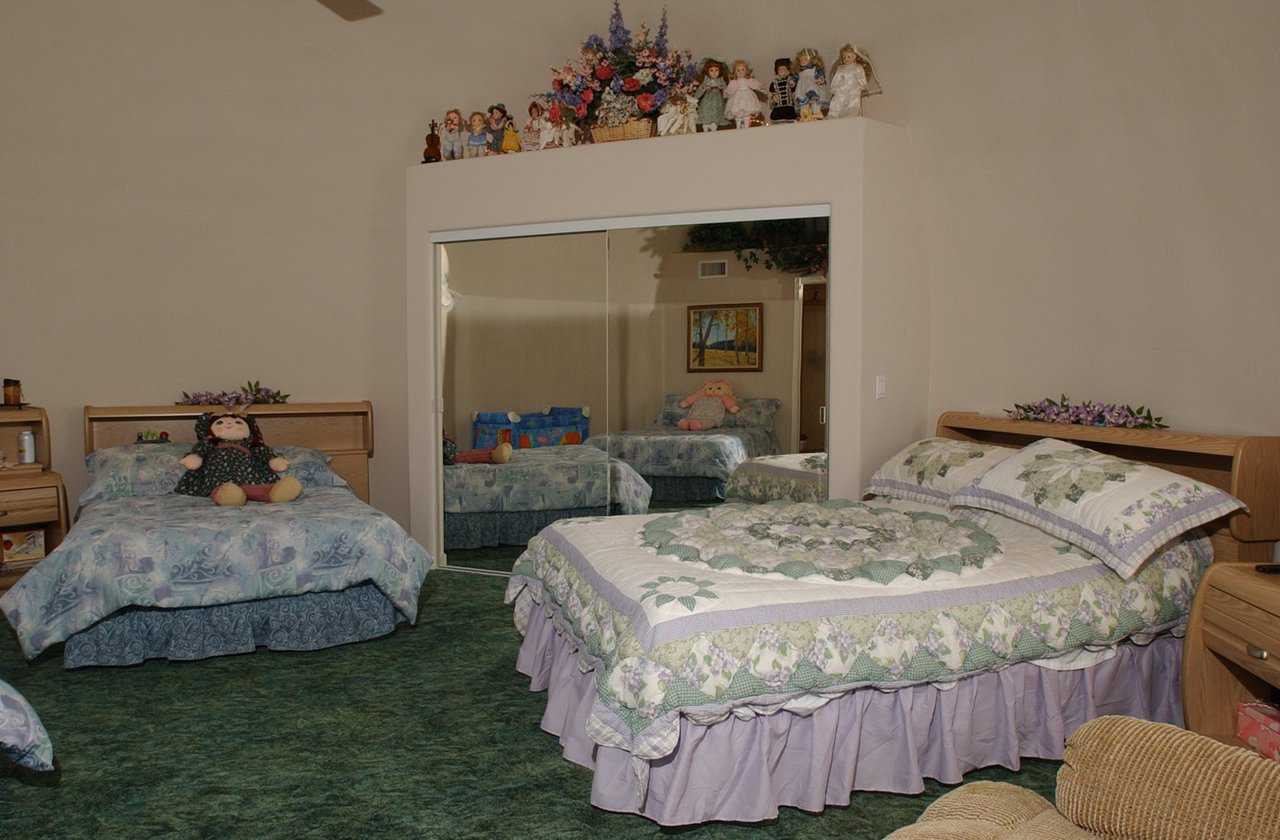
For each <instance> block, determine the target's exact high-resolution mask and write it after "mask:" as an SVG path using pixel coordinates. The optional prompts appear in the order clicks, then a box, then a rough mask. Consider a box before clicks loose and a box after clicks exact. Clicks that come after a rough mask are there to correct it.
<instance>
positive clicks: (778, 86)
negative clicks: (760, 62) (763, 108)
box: [769, 58, 796, 122]
mask: <svg viewBox="0 0 1280 840" xmlns="http://www.w3.org/2000/svg"><path fill="white" fill-rule="evenodd" d="M769 106H770V110H769V122H795V121H796V77H795V76H792V75H791V59H789V58H780V59H778V60H777V61H775V62H774V63H773V81H772V82H769Z"/></svg>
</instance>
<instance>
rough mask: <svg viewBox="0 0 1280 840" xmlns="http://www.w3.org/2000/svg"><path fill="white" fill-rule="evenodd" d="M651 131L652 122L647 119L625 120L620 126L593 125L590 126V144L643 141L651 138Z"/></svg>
mask: <svg viewBox="0 0 1280 840" xmlns="http://www.w3.org/2000/svg"><path fill="white" fill-rule="evenodd" d="M653 131H654V123H653V120H651V119H649V118H648V117H641V118H640V119H637V120H627V121H626V122H624V123H623V124H622V125H593V126H591V142H592V143H611V142H613V141H614V140H643V139H645V138H647V137H652V136H653Z"/></svg>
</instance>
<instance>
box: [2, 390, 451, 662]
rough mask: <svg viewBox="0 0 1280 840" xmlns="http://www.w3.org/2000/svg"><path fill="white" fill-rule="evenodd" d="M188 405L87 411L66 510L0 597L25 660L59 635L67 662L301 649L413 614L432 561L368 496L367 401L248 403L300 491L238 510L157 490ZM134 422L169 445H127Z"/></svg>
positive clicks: (344, 639)
mask: <svg viewBox="0 0 1280 840" xmlns="http://www.w3.org/2000/svg"><path fill="white" fill-rule="evenodd" d="M203 410H205V409H202V408H200V407H181V406H180V407H173V406H155V407H146V406H143V407H130V408H124V409H109V408H94V407H86V409H85V452H86V456H87V457H86V462H87V463H88V465H89V469H90V486H89V488H88V489H87V490H86V491H85V493H84V494H83V495H82V496H81V499H80V502H81V507H80V513H79V518H78V520H77V522H76V524H75V526H74V527H73V528H72V529H71V531H70V533H69V534H68V535H67V537H66V539H65V540H64V541H63V542H62V544H61V545H59V546H58V548H57V549H56V550H54V551H53V552H52V553H51V554H50V555H49V556H48V557H47V558H45V559H44V560H43V561H41V563H40V564H39V565H38V566H36V567H35V568H34V569H32V570H31V571H30V572H28V573H27V574H26V575H25V576H24V577H23V578H22V580H21V581H19V582H18V584H17V585H15V586H14V587H13V588H12V589H10V590H9V592H8V593H6V594H5V595H4V597H3V598H0V611H3V612H4V614H5V616H6V618H8V620H9V623H10V624H11V625H12V626H13V628H14V630H15V632H16V634H17V636H18V640H19V642H20V643H21V645H22V649H23V652H24V653H25V654H26V655H27V656H28V657H29V658H30V657H35V656H37V655H39V654H40V653H41V652H43V651H45V650H46V649H48V648H49V647H50V646H52V645H55V644H57V643H59V642H65V647H64V650H63V654H64V664H65V665H66V667H68V668H74V667H83V666H88V665H131V664H136V663H139V662H142V661H144V660H146V659H152V658H165V659H201V658H205V657H210V656H220V655H226V654H231V653H242V652H250V651H253V650H254V649H256V648H257V647H262V646H265V647H268V648H271V649H274V650H315V649H319V648H323V647H330V646H333V645H337V644H345V643H348V642H354V641H362V640H365V639H370V638H374V637H376V636H381V635H385V634H387V633H390V632H391V631H392V630H394V629H395V627H396V625H397V624H400V623H404V622H409V623H413V622H415V621H416V619H417V611H418V594H419V591H420V589H421V586H422V582H423V579H424V578H425V575H426V573H427V570H428V569H429V568H430V565H431V559H430V557H429V556H428V555H427V553H426V552H425V551H424V550H423V549H422V547H421V546H419V545H418V544H417V543H416V542H414V541H413V540H412V539H411V538H410V537H409V536H408V535H407V534H406V533H405V532H404V530H403V529H402V528H401V527H400V526H399V525H398V524H397V523H396V522H395V521H394V520H392V519H391V518H390V517H389V516H387V515H386V514H384V513H382V512H381V511H378V510H375V509H374V508H372V507H370V506H369V505H368V503H367V500H368V487H369V478H368V459H369V457H370V455H371V454H372V452H373V427H372V408H371V406H370V405H369V404H368V403H367V402H366V403H333V404H313V405H282V406H266V405H264V406H252V407H250V408H249V409H248V412H249V413H250V414H252V415H254V417H255V418H256V419H257V421H258V425H259V426H260V427H261V428H262V430H263V433H264V436H265V438H266V440H267V442H268V443H269V444H270V445H271V446H272V448H273V449H275V450H276V451H277V452H278V453H279V454H281V455H284V456H285V457H287V458H288V459H289V460H290V462H291V463H290V468H289V471H288V474H291V475H294V476H295V477H297V478H298V479H299V481H300V482H301V483H302V484H303V487H304V490H303V494H302V496H301V497H300V498H299V499H297V500H295V501H293V502H290V503H286V504H256V503H251V504H249V505H246V506H244V507H239V508H234V507H218V506H216V505H214V504H213V503H212V502H211V501H210V500H208V499H204V498H196V497H192V496H184V495H179V494H175V493H173V492H172V490H173V487H174V485H175V484H176V483H177V479H178V477H179V476H180V475H181V472H182V467H181V466H180V465H179V464H178V463H177V460H178V458H180V457H181V455H182V454H183V453H184V452H185V451H186V450H187V449H188V448H189V445H190V444H189V443H180V441H182V440H184V439H186V440H188V441H189V440H190V439H191V436H192V426H193V423H194V420H195V418H196V416H198V415H199V414H200V413H201V412H202V411H203ZM144 430H145V431H166V432H168V433H169V435H170V438H171V439H172V440H173V441H174V442H173V443H171V444H134V443H132V441H133V440H134V439H135V437H136V436H137V434H138V433H139V432H141V431H144Z"/></svg>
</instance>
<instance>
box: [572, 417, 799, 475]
mask: <svg viewBox="0 0 1280 840" xmlns="http://www.w3.org/2000/svg"><path fill="white" fill-rule="evenodd" d="M587 445H588V446H594V447H596V448H597V449H600V450H603V451H606V452H608V453H609V454H610V455H612V456H613V457H615V458H619V459H621V460H623V461H626V462H627V463H628V464H630V465H631V466H633V467H635V469H636V471H637V472H639V473H640V474H641V475H655V476H700V477H703V478H715V479H720V480H721V481H724V480H727V479H728V478H729V476H730V475H731V474H732V473H733V471H734V469H736V468H737V466H738V465H739V464H741V463H742V462H743V461H745V460H747V459H748V458H755V457H756V456H758V455H772V454H774V453H775V452H777V447H776V444H775V443H774V440H773V432H772V431H770V430H769V429H766V428H762V427H759V426H745V427H734V428H725V427H721V428H718V429H710V430H708V431H705V432H686V431H684V430H683V429H677V428H675V427H674V426H659V427H656V428H653V429H646V430H644V431H636V432H614V433H612V434H608V435H594V436H592V437H590V438H588V439H587Z"/></svg>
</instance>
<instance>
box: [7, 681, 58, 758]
mask: <svg viewBox="0 0 1280 840" xmlns="http://www.w3.org/2000/svg"><path fill="white" fill-rule="evenodd" d="M5 761H8V762H12V763H13V764H16V765H18V766H19V767H25V768H27V769H28V770H36V771H40V772H47V771H49V770H53V769H54V764H53V742H52V741H50V740H49V733H48V732H46V731H45V728H44V724H42V723H41V722H40V716H39V715H37V714H36V710H35V709H33V708H31V704H30V703H28V702H27V699H26V698H25V697H23V696H22V695H21V694H19V693H18V689H16V688H14V687H13V686H11V685H9V684H8V683H7V682H5V681H4V680H0V764H3V763H4V762H5Z"/></svg>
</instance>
